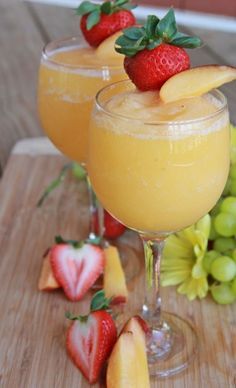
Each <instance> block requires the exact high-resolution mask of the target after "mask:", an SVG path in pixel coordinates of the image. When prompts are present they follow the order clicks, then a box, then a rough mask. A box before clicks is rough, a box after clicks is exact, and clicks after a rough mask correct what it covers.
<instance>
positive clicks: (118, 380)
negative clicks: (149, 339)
mask: <svg viewBox="0 0 236 388" xmlns="http://www.w3.org/2000/svg"><path fill="white" fill-rule="evenodd" d="M130 328H131V329H132V330H133V331H127V332H122V333H121V335H120V336H119V338H118V340H117V342H116V344H115V346H114V348H113V350H112V353H111V356H110V358H109V361H108V368H107V376H106V377H107V388H128V387H129V388H133V387H135V388H150V381H149V374H148V367H147V356H146V347H145V334H144V332H143V330H142V328H141V327H140V325H139V323H138V321H137V320H136V319H135V320H134V321H133V322H132V324H131V326H130Z"/></svg>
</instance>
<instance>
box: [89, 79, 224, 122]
mask: <svg viewBox="0 0 236 388" xmlns="http://www.w3.org/2000/svg"><path fill="white" fill-rule="evenodd" d="M122 83H123V84H125V83H127V84H128V83H130V84H132V81H131V80H129V79H128V80H127V79H126V80H121V81H117V82H113V83H111V84H109V85H106V86H104V87H103V88H102V89H100V90H99V91H98V92H97V94H96V96H95V104H96V105H97V106H98V108H99V109H100V110H101V111H103V112H104V113H106V114H107V115H109V116H112V117H116V118H119V119H122V120H126V121H135V122H139V123H142V125H149V126H150V125H153V126H163V125H169V126H170V125H172V126H179V125H188V124H189V125H190V124H196V123H201V122H204V121H207V120H210V119H212V118H214V117H216V116H218V115H220V114H221V113H222V112H224V111H225V110H226V109H227V107H228V103H227V98H226V96H225V95H224V94H223V93H222V92H221V91H220V90H219V89H212V90H210V91H209V92H207V93H204V95H206V94H212V93H213V92H215V93H216V94H217V95H218V97H220V100H221V102H222V106H221V107H219V108H218V109H217V110H216V111H215V112H213V113H210V114H208V115H205V116H202V117H198V118H196V119H187V120H173V121H171V120H156V121H145V120H142V119H139V118H133V117H130V116H126V115H122V114H120V113H115V112H111V111H110V110H108V109H106V108H105V107H104V106H103V104H102V103H100V98H101V95H102V94H103V93H104V92H105V91H106V90H109V89H112V88H115V87H116V86H117V85H119V84H122ZM133 86H134V88H135V85H134V84H133Z"/></svg>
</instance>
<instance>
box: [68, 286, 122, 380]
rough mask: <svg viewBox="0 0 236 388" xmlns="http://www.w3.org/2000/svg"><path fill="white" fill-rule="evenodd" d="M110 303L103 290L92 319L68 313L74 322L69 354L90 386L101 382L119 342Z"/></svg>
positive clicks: (94, 304)
mask: <svg viewBox="0 0 236 388" xmlns="http://www.w3.org/2000/svg"><path fill="white" fill-rule="evenodd" d="M109 303H110V300H109V299H106V298H105V294H104V291H103V290H101V291H98V292H97V293H96V294H95V295H94V297H93V299H92V302H91V305H90V313H89V314H88V315H86V316H74V315H72V314H70V313H66V317H67V318H68V319H70V320H72V321H73V323H72V325H71V326H70V327H69V329H68V331H67V338H66V348H67V352H68V354H69V356H70V357H71V359H72V360H73V362H74V364H75V365H76V366H77V367H78V368H79V369H80V371H81V372H82V373H83V375H84V377H85V378H86V379H87V380H88V381H89V383H90V384H93V383H95V382H96V381H98V379H99V377H100V375H101V371H102V368H103V367H104V364H105V362H106V360H107V359H108V357H109V355H110V353H111V351H112V348H113V346H114V344H115V342H116V339H117V330H116V325H115V322H114V320H113V318H112V317H111V315H110V313H109V312H108V311H106V310H107V309H108V308H109Z"/></svg>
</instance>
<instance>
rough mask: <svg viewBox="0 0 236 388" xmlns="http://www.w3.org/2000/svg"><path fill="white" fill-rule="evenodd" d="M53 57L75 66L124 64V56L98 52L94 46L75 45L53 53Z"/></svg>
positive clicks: (64, 63) (115, 65)
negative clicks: (99, 53) (105, 54)
mask: <svg viewBox="0 0 236 388" xmlns="http://www.w3.org/2000/svg"><path fill="white" fill-rule="evenodd" d="M51 59H52V60H53V61H54V62H56V63H59V64H63V65H68V66H72V67H73V66H75V67H79V66H81V67H88V68H89V67H91V68H93V67H95V68H96V67H106V66H114V67H119V66H122V64H123V60H124V58H123V56H122V55H117V56H115V57H112V56H106V58H103V57H102V56H101V55H97V54H96V50H95V49H94V48H92V47H73V48H68V49H67V50H65V49H63V50H61V51H57V52H55V53H54V54H53V56H52V57H51Z"/></svg>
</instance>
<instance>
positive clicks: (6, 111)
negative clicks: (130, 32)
mask: <svg viewBox="0 0 236 388" xmlns="http://www.w3.org/2000/svg"><path fill="white" fill-rule="evenodd" d="M145 1H146V0H145ZM150 1H151V2H152V3H153V2H154V1H155V0H150ZM140 3H142V1H140ZM156 3H158V4H159V5H160V6H163V5H165V6H169V5H175V6H176V7H177V6H179V5H180V1H179V0H160V1H158V2H156ZM184 3H187V2H186V1H185V2H183V1H182V0H181V6H183V4H184ZM198 3H201V2H198ZM214 6H215V5H214ZM78 24H79V21H78V17H77V16H75V15H74V11H73V10H71V9H65V8H61V7H55V6H47V5H40V4H32V3H27V2H24V1H19V0H11V1H9V0H1V1H0V52H1V59H0V84H1V88H0V172H1V167H2V169H3V168H4V166H5V164H6V161H7V158H8V156H9V153H10V150H11V148H12V147H13V146H14V144H15V142H16V141H17V140H19V139H21V138H25V137H33V136H40V135H42V130H41V127H40V125H39V121H38V118H37V111H36V89H37V73H38V66H39V61H40V54H41V50H42V48H43V46H44V44H46V43H47V42H49V41H50V40H52V39H56V38H60V37H64V36H69V35H74V34H78V31H79V27H78ZM182 30H183V31H185V32H186V33H189V34H196V35H198V36H200V37H201V38H202V39H203V40H204V42H205V45H204V47H203V48H201V49H199V50H189V52H190V56H191V60H192V64H193V65H200V64H204V63H205V64H206V63H219V64H229V65H232V66H236V34H235V33H234V34H233V33H225V32H220V31H208V30H202V29H196V28H193V29H186V28H182ZM223 90H224V91H225V93H226V95H227V96H228V98H229V107H230V111H231V120H232V121H233V122H235V123H236V109H235V106H236V87H235V83H231V84H229V85H227V86H225V87H224V88H223Z"/></svg>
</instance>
